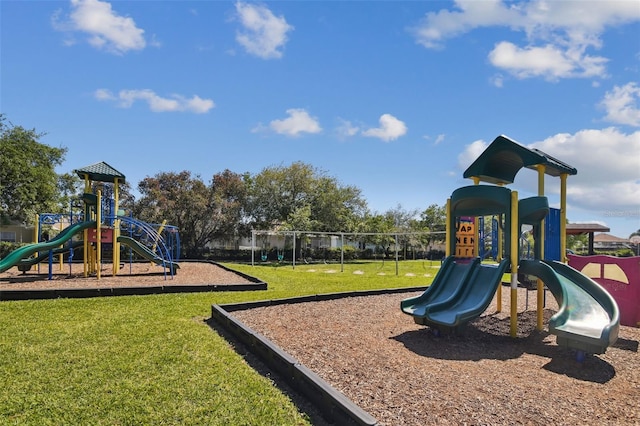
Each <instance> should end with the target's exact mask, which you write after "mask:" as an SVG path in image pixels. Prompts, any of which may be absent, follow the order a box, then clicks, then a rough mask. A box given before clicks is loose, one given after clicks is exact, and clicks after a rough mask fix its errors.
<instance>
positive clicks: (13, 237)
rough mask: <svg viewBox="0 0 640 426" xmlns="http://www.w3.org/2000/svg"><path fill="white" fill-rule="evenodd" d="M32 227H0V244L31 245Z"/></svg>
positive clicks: (17, 224)
mask: <svg viewBox="0 0 640 426" xmlns="http://www.w3.org/2000/svg"><path fill="white" fill-rule="evenodd" d="M33 234H34V227H33V225H31V226H25V225H23V224H22V223H11V224H9V225H0V242H2V241H6V242H10V243H33V242H34V241H33V237H34V235H33Z"/></svg>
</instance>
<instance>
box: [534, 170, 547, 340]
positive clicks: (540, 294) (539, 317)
mask: <svg viewBox="0 0 640 426" xmlns="http://www.w3.org/2000/svg"><path fill="white" fill-rule="evenodd" d="M536 168H537V169H538V195H539V196H541V197H543V196H544V173H545V170H546V167H545V165H544V164H538V165H537V166H536ZM539 226H540V232H538V235H540V241H536V242H535V244H536V245H537V246H538V247H540V249H539V250H538V251H537V252H539V253H540V259H544V239H545V235H544V230H545V226H544V219H542V220H541V221H540V225H539ZM534 252H536V250H534ZM537 284H538V288H537V290H538V291H537V293H536V294H537V299H536V300H537V301H536V329H537V330H542V323H543V320H544V312H543V308H544V283H543V282H542V280H541V279H540V278H538V280H537Z"/></svg>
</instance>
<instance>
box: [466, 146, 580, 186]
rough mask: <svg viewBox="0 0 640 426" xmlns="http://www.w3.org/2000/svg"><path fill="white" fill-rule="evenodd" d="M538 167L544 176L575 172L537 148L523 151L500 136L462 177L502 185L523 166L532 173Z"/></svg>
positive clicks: (508, 181) (511, 178) (523, 149)
mask: <svg viewBox="0 0 640 426" xmlns="http://www.w3.org/2000/svg"><path fill="white" fill-rule="evenodd" d="M538 165H544V166H545V174H547V175H550V176H554V177H559V176H561V175H563V174H566V175H575V174H577V173H578V171H577V170H576V169H575V168H574V167H571V166H570V165H568V164H566V163H563V162H562V161H560V160H558V159H557V158H554V157H552V156H550V155H548V154H546V153H544V152H542V151H540V150H539V149H535V148H527V147H525V146H524V145H521V144H519V143H518V142H516V141H514V140H513V139H510V138H508V137H507V136H504V135H500V136H498V137H497V138H495V139H494V140H493V142H491V145H489V146H488V147H487V148H486V149H485V150H484V152H483V153H482V154H480V156H479V157H478V158H476V160H475V161H474V162H473V163H472V164H471V165H470V166H469V167H468V168H467V170H465V172H464V175H463V176H464V177H465V178H474V177H475V178H478V179H479V180H481V181H484V182H489V183H493V184H496V185H503V184H509V183H513V181H514V179H515V177H516V175H517V174H518V172H519V171H520V169H522V168H523V167H526V168H528V169H533V170H536V169H537V168H536V166H538Z"/></svg>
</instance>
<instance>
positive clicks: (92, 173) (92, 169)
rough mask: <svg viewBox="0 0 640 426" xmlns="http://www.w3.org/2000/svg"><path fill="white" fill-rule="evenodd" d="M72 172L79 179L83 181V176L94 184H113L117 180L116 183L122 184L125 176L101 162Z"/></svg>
mask: <svg viewBox="0 0 640 426" xmlns="http://www.w3.org/2000/svg"><path fill="white" fill-rule="evenodd" d="M74 172H75V173H76V174H77V175H78V177H80V179H84V178H85V176H88V177H89V179H91V180H92V181H96V182H111V183H115V180H116V179H118V182H120V183H121V182H124V181H125V176H124V175H123V174H122V173H120V172H119V171H117V170H116V169H114V168H113V167H111V166H110V165H108V164H107V163H105V162H104V161H101V162H99V163H95V164H92V165H90V166H86V167H82V168H80V169H76V170H74Z"/></svg>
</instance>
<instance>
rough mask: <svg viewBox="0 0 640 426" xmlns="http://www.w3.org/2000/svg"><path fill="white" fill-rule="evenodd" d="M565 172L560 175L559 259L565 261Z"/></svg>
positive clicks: (566, 260)
mask: <svg viewBox="0 0 640 426" xmlns="http://www.w3.org/2000/svg"><path fill="white" fill-rule="evenodd" d="M567 176H568V175H567V174H566V173H562V174H561V175H560V259H562V262H564V263H567V262H568V259H567Z"/></svg>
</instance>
